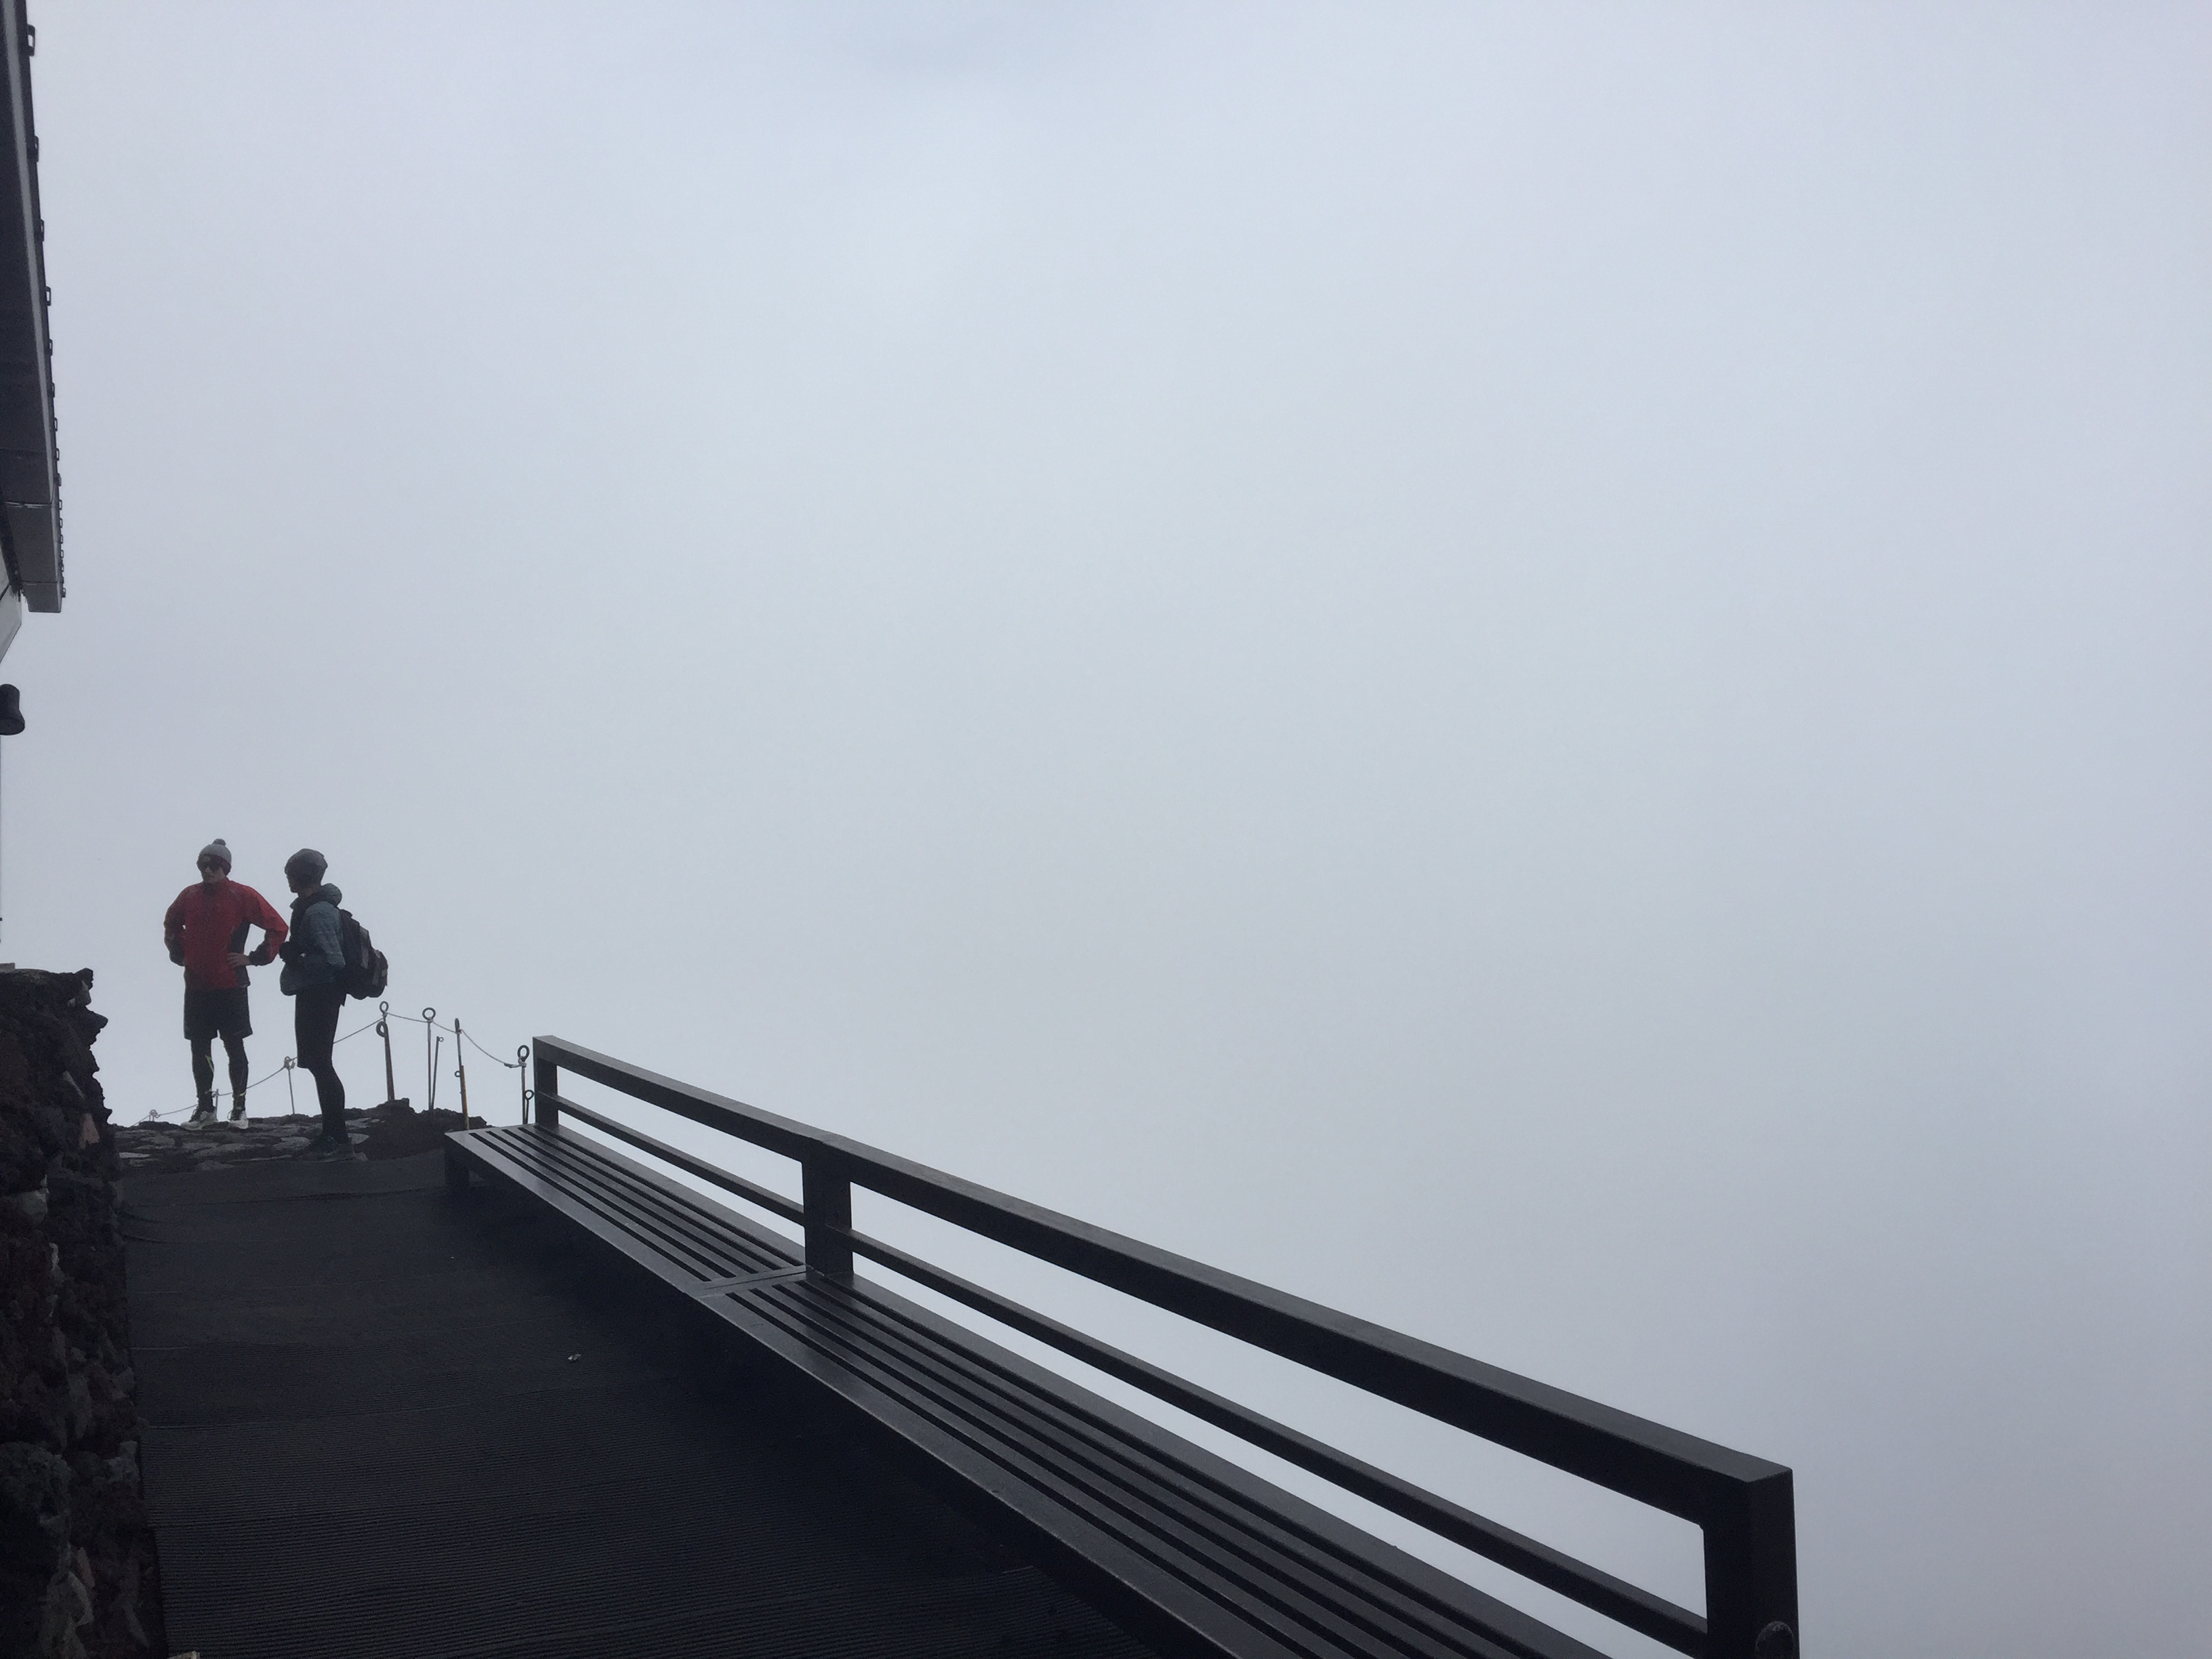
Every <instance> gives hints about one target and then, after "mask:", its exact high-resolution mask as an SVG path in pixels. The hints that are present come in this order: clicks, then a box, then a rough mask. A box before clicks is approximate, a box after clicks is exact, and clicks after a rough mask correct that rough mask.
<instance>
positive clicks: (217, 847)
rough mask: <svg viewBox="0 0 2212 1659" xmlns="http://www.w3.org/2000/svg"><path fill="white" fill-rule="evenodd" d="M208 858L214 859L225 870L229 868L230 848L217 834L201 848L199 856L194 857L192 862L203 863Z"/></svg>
mask: <svg viewBox="0 0 2212 1659" xmlns="http://www.w3.org/2000/svg"><path fill="white" fill-rule="evenodd" d="M210 859H214V860H216V861H217V862H219V863H220V864H221V865H222V867H223V868H224V869H226V870H228V869H229V868H230V848H228V847H226V846H225V845H224V844H223V839H222V836H216V838H215V839H214V840H213V841H211V842H209V843H208V844H207V845H206V846H204V847H203V848H200V855H199V857H197V858H196V859H194V860H192V862H193V863H194V864H204V863H205V862H206V861H207V860H210Z"/></svg>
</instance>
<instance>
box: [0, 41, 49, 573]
mask: <svg viewBox="0 0 2212 1659" xmlns="http://www.w3.org/2000/svg"><path fill="white" fill-rule="evenodd" d="M36 49H37V36H36V35H35V34H34V33H33V32H32V29H31V27H30V25H29V23H28V22H27V21H26V19H25V17H24V15H23V0H0V63H4V64H5V70H6V73H5V76H4V85H0V96H4V99H5V104H6V106H5V108H4V109H0V542H4V548H5V551H6V554H7V558H8V577H9V584H10V585H11V586H14V587H15V588H17V589H18V590H20V591H21V593H22V596H23V602H24V604H25V605H28V606H29V607H30V608H31V609H32V610H33V611H58V610H60V609H61V608H62V511H61V472H60V470H59V467H58V465H57V461H58V451H57V448H56V445H55V442H54V380H53V342H52V339H51V337H49V336H48V334H47V332H46V297H47V295H46V250H45V248H44V246H42V244H43V243H44V242H45V240H46V222H45V220H43V219H42V218H40V216H39V138H38V129H37V127H36V126H35V125H34V124H33V121H32V118H31V54H32V52H34V51H35V50H36Z"/></svg>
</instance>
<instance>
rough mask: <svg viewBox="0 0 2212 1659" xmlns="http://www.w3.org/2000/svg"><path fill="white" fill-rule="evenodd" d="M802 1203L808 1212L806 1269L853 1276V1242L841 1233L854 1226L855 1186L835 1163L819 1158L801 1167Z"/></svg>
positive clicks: (802, 1163) (806, 1221)
mask: <svg viewBox="0 0 2212 1659" xmlns="http://www.w3.org/2000/svg"><path fill="white" fill-rule="evenodd" d="M799 1201H800V1203H801V1204H802V1206H804V1207H805V1212H806V1219H805V1228H806V1265H807V1267H808V1268H809V1269H810V1270H811V1271H812V1272H814V1273H838V1274H842V1275H847V1276H849V1275H850V1274H851V1273H852V1271H853V1241H852V1240H851V1239H850V1238H848V1237H846V1236H845V1232H844V1231H840V1230H845V1229H850V1228H851V1226H852V1225H853V1183H852V1182H850V1181H848V1180H847V1179H846V1178H845V1171H844V1170H843V1168H842V1166H840V1165H839V1164H836V1162H835V1161H834V1160H832V1159H830V1158H827V1157H824V1156H823V1155H821V1154H817V1155H816V1156H814V1157H812V1158H806V1159H804V1160H802V1161H801V1163H800V1164H799Z"/></svg>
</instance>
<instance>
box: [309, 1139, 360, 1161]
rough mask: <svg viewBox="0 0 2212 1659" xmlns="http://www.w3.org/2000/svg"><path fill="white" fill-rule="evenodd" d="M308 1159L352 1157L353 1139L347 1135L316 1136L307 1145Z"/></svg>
mask: <svg viewBox="0 0 2212 1659" xmlns="http://www.w3.org/2000/svg"><path fill="white" fill-rule="evenodd" d="M307 1156H308V1157H309V1158H351V1157H352V1156H353V1139H352V1137H350V1136H349V1135H331V1134H323V1135H317V1136H316V1137H315V1139H313V1141H311V1142H310V1143H309V1144H308V1146H307Z"/></svg>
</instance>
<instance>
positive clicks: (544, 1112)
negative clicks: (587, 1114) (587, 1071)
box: [530, 1037, 561, 1129]
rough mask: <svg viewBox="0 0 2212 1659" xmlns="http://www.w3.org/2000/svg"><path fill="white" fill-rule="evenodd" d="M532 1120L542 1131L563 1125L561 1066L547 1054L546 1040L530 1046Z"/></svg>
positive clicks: (539, 1040)
mask: <svg viewBox="0 0 2212 1659" xmlns="http://www.w3.org/2000/svg"><path fill="white" fill-rule="evenodd" d="M530 1089H531V1097H530V1118H531V1121H532V1122H533V1123H535V1124H536V1125H537V1126H538V1127H539V1128H541V1129H554V1128H558V1127H560V1124H561V1108H560V1105H559V1100H560V1097H561V1066H560V1063H559V1062H558V1061H557V1060H554V1059H552V1058H551V1057H550V1056H549V1055H548V1054H546V1052H545V1039H544V1037H540V1038H538V1041H537V1042H533V1043H532V1044H531V1045H530Z"/></svg>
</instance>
